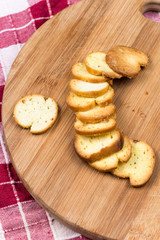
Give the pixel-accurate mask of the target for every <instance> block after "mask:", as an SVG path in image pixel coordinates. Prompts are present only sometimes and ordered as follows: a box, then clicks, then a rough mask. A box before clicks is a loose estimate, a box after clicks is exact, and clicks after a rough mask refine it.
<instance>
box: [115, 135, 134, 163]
mask: <svg viewBox="0 0 160 240" xmlns="http://www.w3.org/2000/svg"><path fill="white" fill-rule="evenodd" d="M131 154H132V145H131V142H130V139H129V138H128V137H127V136H126V135H124V134H123V148H122V149H121V150H120V151H119V152H117V153H116V155H117V158H118V160H119V161H120V162H128V160H129V159H130V157H131Z"/></svg>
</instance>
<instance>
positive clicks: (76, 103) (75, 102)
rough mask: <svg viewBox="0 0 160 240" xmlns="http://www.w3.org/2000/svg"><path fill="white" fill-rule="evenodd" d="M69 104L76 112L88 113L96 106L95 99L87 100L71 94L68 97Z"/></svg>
mask: <svg viewBox="0 0 160 240" xmlns="http://www.w3.org/2000/svg"><path fill="white" fill-rule="evenodd" d="M66 101H67V104H68V106H69V107H70V108H71V109H72V111H74V112H78V111H88V110H90V109H92V108H94V107H95V106H96V101H95V98H85V97H81V96H78V95H77V94H75V93H73V92H70V93H69V95H68V97H67V100H66Z"/></svg>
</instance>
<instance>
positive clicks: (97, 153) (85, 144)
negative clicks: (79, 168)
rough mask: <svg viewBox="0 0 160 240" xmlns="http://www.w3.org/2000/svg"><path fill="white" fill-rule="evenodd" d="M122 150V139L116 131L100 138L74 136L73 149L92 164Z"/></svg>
mask: <svg viewBox="0 0 160 240" xmlns="http://www.w3.org/2000/svg"><path fill="white" fill-rule="evenodd" d="M121 148H122V137H121V133H120V132H119V131H118V130H116V129H115V130H113V131H111V132H108V133H107V134H103V135H100V136H94V137H87V136H82V135H78V134H77V135H76V137H75V149H76V152H77V153H78V155H79V156H80V157H82V158H83V159H84V160H85V161H87V162H94V161H96V160H99V159H101V158H103V157H106V156H108V155H110V154H112V153H114V152H117V151H119V150H120V149H121Z"/></svg>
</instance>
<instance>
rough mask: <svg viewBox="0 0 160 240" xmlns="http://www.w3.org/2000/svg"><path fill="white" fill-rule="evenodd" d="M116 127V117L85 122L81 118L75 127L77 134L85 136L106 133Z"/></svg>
mask: <svg viewBox="0 0 160 240" xmlns="http://www.w3.org/2000/svg"><path fill="white" fill-rule="evenodd" d="M115 127H116V120H115V119H114V117H112V116H111V117H110V118H109V119H104V120H103V121H101V122H98V123H83V122H81V121H80V120H78V119H76V122H75V123H74V129H75V131H76V133H77V134H79V135H84V136H96V135H101V134H105V133H107V132H109V131H111V130H113V129H114V128H115Z"/></svg>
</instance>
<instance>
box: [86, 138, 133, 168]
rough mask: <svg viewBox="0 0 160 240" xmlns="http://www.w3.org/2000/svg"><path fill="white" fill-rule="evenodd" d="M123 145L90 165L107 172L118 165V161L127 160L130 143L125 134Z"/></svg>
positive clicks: (129, 152)
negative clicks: (118, 149)
mask: <svg viewBox="0 0 160 240" xmlns="http://www.w3.org/2000/svg"><path fill="white" fill-rule="evenodd" d="M123 142H124V143H123V147H122V149H121V150H120V151H118V152H116V153H113V154H111V155H109V156H107V157H104V158H102V159H100V160H98V161H95V162H92V163H89V164H90V166H91V167H93V168H95V169H97V170H99V171H102V172H108V171H111V170H113V169H115V168H117V166H118V162H119V161H121V162H127V161H128V160H129V158H130V156H131V154H132V148H131V144H130V142H129V139H128V137H127V136H125V135H123Z"/></svg>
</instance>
